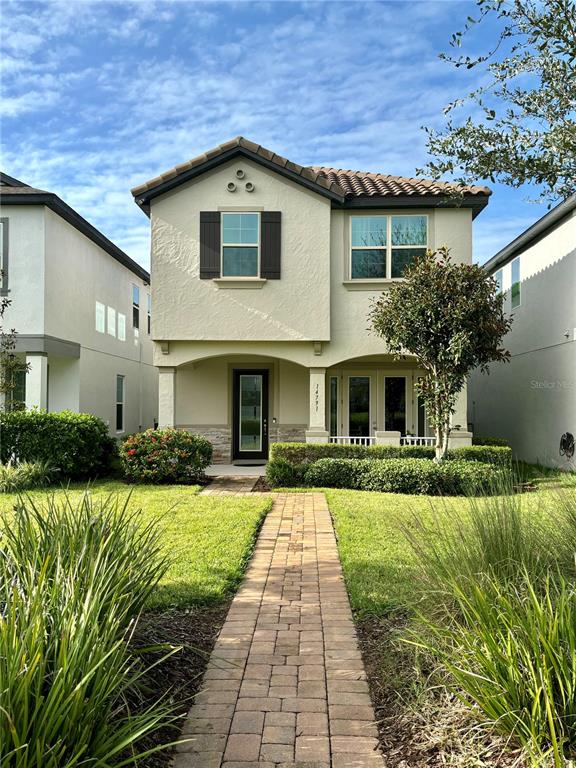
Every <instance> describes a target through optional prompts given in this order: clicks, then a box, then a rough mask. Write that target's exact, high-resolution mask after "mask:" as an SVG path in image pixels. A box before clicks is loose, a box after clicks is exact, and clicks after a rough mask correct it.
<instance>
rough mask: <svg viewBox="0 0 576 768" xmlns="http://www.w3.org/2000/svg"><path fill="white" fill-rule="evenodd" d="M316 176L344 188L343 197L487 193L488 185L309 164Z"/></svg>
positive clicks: (489, 192) (489, 191) (488, 192)
mask: <svg viewBox="0 0 576 768" xmlns="http://www.w3.org/2000/svg"><path fill="white" fill-rule="evenodd" d="M311 170H312V171H314V173H316V174H317V175H318V177H319V178H324V179H326V180H327V181H329V182H332V183H333V184H338V186H339V187H340V188H341V189H342V190H343V191H344V194H345V195H346V197H360V196H364V195H368V196H369V197H374V196H377V197H384V196H386V195H445V194H446V193H447V192H450V191H454V190H458V192H461V193H462V194H466V195H490V194H491V190H490V189H489V188H488V187H476V186H462V185H459V184H451V183H450V182H447V181H432V180H430V179H414V178H408V177H406V176H389V175H386V174H383V173H370V172H368V171H346V170H342V169H341V168H325V167H312V169H311Z"/></svg>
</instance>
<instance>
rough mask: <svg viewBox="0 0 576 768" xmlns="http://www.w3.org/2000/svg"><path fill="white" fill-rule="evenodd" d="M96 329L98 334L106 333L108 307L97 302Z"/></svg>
mask: <svg viewBox="0 0 576 768" xmlns="http://www.w3.org/2000/svg"><path fill="white" fill-rule="evenodd" d="M95 327H96V330H97V331H98V333H106V305H105V304H102V303H101V302H100V301H97V302H96V319H95Z"/></svg>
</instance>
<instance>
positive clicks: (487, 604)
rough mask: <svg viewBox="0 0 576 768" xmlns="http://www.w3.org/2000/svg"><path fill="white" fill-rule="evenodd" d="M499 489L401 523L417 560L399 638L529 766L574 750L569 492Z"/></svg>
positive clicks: (560, 760) (575, 505)
mask: <svg viewBox="0 0 576 768" xmlns="http://www.w3.org/2000/svg"><path fill="white" fill-rule="evenodd" d="M546 499H547V500H546V501H545V502H544V501H541V502H540V503H539V504H538V503H527V502H526V497H522V496H520V495H514V494H513V492H512V489H511V488H506V487H503V488H501V493H500V495H493V496H490V497H487V498H483V499H470V500H469V504H468V507H467V508H466V509H464V510H462V511H459V512H457V511H454V508H451V509H450V508H449V507H448V506H445V507H444V508H443V510H442V514H440V515H438V516H437V517H436V518H435V524H434V525H433V526H430V527H428V528H427V529H425V528H424V527H423V526H421V525H420V526H419V525H418V524H417V522H416V521H414V524H413V526H412V527H411V529H410V530H408V531H407V536H408V538H409V541H410V543H411V544H412V548H413V551H414V552H415V554H416V556H417V558H418V561H419V563H420V565H421V569H420V571H421V580H420V584H421V590H420V595H419V597H420V600H419V602H418V606H417V619H416V621H415V623H414V626H413V627H412V628H411V630H410V631H409V633H408V638H407V639H408V642H410V643H412V644H415V645H416V646H418V647H420V648H423V649H425V650H426V652H427V653H429V654H431V656H432V657H433V658H434V659H436V660H437V661H438V662H440V668H441V669H442V670H444V672H445V673H446V675H445V677H444V676H443V681H444V683H445V684H446V685H447V687H448V688H449V689H450V690H451V691H452V692H453V693H455V694H456V695H457V696H458V697H460V698H461V699H462V700H463V701H465V702H467V703H468V704H469V705H470V706H471V707H472V709H473V710H474V711H475V712H476V713H477V714H478V716H479V718H480V719H481V720H482V721H483V722H484V723H485V724H487V725H489V726H491V727H492V728H493V729H496V730H498V731H500V732H502V733H503V734H505V735H506V736H508V737H509V738H511V739H512V741H513V742H514V743H516V744H519V745H521V746H522V747H523V748H524V749H525V751H526V754H527V760H528V762H529V763H530V764H532V765H534V766H540V767H542V766H548V765H553V766H555V768H560V767H561V766H567V765H569V764H570V763H569V762H567V761H570V760H574V759H575V758H576V591H575V586H574V576H575V574H576V569H575V556H576V494H575V493H574V490H573V489H572V490H570V489H569V490H568V491H564V492H558V493H557V494H555V495H554V496H552V495H550V496H548V497H546Z"/></svg>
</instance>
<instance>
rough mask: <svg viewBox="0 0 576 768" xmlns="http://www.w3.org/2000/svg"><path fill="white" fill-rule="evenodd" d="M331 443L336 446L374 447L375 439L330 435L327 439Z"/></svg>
mask: <svg viewBox="0 0 576 768" xmlns="http://www.w3.org/2000/svg"><path fill="white" fill-rule="evenodd" d="M329 440H330V442H331V443H335V444H336V445H374V444H375V443H376V438H375V437H374V436H373V435H372V436H371V437H357V436H354V435H331V436H330V438H329Z"/></svg>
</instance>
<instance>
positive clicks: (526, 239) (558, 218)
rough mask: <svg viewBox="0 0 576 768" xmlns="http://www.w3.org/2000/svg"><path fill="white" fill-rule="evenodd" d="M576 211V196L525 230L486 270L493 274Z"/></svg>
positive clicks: (493, 257) (489, 262) (502, 250)
mask: <svg viewBox="0 0 576 768" xmlns="http://www.w3.org/2000/svg"><path fill="white" fill-rule="evenodd" d="M575 210H576V194H574V195H571V197H569V198H568V199H567V200H564V202H562V203H560V204H559V205H557V206H556V207H555V208H553V209H552V210H551V211H548V213H546V214H544V216H542V218H540V219H538V221H536V222H534V224H532V225H531V226H530V227H528V229H525V230H524V232H522V233H521V234H520V235H518V237H516V238H515V239H514V240H512V242H511V243H508V245H506V246H504V248H502V249H501V250H500V251H498V253H497V254H495V255H494V256H492V258H491V259H489V260H488V261H487V262H486V263H485V264H484V269H486V270H487V271H488V272H493V271H494V270H495V269H498V268H499V267H501V266H503V265H504V264H506V263H507V262H508V261H510V259H512V258H514V256H516V255H517V254H519V253H522V252H523V251H525V250H526V249H527V248H529V247H530V246H531V245H533V244H534V243H536V242H538V241H539V240H541V239H542V238H543V237H544V236H545V235H546V234H548V232H550V231H551V230H552V229H554V228H555V227H557V226H558V225H559V224H561V223H562V221H563V220H564V219H566V218H567V217H569V216H570V215H571V214H572V212H573V211H575Z"/></svg>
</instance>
